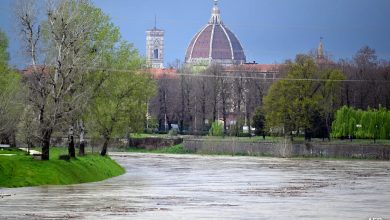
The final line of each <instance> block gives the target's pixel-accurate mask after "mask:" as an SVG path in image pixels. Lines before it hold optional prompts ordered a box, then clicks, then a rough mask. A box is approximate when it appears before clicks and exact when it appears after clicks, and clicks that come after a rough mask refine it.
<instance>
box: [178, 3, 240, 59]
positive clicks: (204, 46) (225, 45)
mask: <svg viewBox="0 0 390 220" xmlns="http://www.w3.org/2000/svg"><path fill="white" fill-rule="evenodd" d="M245 62H246V57H245V53H244V50H243V48H242V46H241V43H240V41H239V40H238V38H237V36H236V35H235V34H234V33H233V32H232V31H231V30H230V29H229V28H227V27H226V26H225V24H224V23H223V22H222V19H221V12H220V9H219V7H218V0H214V7H213V9H212V12H211V18H210V20H209V22H208V23H207V24H206V25H205V26H204V27H203V28H202V29H201V30H200V31H199V32H198V33H197V34H195V36H194V37H193V38H192V40H191V42H190V44H189V46H188V48H187V52H186V55H185V63H186V64H191V65H205V66H209V65H210V64H212V63H218V64H221V65H223V66H227V65H237V64H244V63H245Z"/></svg>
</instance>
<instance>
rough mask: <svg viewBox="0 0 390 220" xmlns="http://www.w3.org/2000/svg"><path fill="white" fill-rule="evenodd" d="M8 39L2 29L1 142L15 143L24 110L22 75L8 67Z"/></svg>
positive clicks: (0, 73)
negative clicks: (20, 116)
mask: <svg viewBox="0 0 390 220" xmlns="http://www.w3.org/2000/svg"><path fill="white" fill-rule="evenodd" d="M7 48H8V39H7V37H6V35H5V34H4V33H3V32H2V31H1V30H0V103H1V104H0V142H5V143H8V144H12V145H15V144H16V143H15V142H16V141H15V137H16V136H15V134H16V130H17V126H16V125H17V124H18V121H19V114H20V112H21V110H22V108H21V107H22V96H21V95H22V94H21V77H20V74H18V73H16V72H15V71H13V70H11V69H10V68H9V67H8V58H9V55H8V52H7Z"/></svg>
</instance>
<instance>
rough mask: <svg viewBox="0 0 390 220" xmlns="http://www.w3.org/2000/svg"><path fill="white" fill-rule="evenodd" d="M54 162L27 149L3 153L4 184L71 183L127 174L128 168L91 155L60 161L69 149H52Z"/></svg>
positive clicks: (1, 179)
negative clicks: (60, 156) (6, 154)
mask: <svg viewBox="0 0 390 220" xmlns="http://www.w3.org/2000/svg"><path fill="white" fill-rule="evenodd" d="M50 151H51V152H50V161H37V160H34V159H32V158H31V156H27V155H25V153H24V152H21V151H18V150H14V151H11V152H8V153H12V154H16V155H14V156H7V157H6V156H0V186H1V187H22V186H38V185H67V184H76V183H86V182H95V181H100V180H104V179H107V178H110V177H114V176H118V175H121V174H123V173H124V172H125V171H124V169H123V168H122V167H121V166H120V165H118V164H117V163H116V162H115V161H114V160H112V159H110V158H109V157H100V156H97V155H89V156H86V157H80V158H78V159H72V160H70V161H69V162H67V161H63V160H59V159H58V157H59V155H60V154H63V153H65V152H66V148H51V149H50Z"/></svg>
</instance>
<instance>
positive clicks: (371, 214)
mask: <svg viewBox="0 0 390 220" xmlns="http://www.w3.org/2000/svg"><path fill="white" fill-rule="evenodd" d="M111 155H112V157H113V158H114V159H115V160H117V161H118V162H119V163H120V164H121V165H123V166H124V167H125V168H126V171H127V172H126V174H124V175H122V176H119V177H116V178H113V179H110V180H106V181H103V182H97V183H89V184H80V185H71V186H42V187H26V188H18V189H4V188H3V189H1V188H0V219H270V220H271V219H283V220H285V219H353V220H356V219H362V220H369V219H370V218H371V219H374V218H377V219H390V162H381V161H355V160H354V161H326V160H291V159H279V158H254V157H228V156H194V155H153V154H134V153H113V154H111Z"/></svg>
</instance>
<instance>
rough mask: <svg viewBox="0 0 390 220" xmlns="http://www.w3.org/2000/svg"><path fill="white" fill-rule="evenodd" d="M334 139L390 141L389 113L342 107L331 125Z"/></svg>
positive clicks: (381, 110)
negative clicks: (351, 138)
mask: <svg viewBox="0 0 390 220" xmlns="http://www.w3.org/2000/svg"><path fill="white" fill-rule="evenodd" d="M332 136H333V137H335V138H346V137H349V136H351V137H355V138H359V139H390V111H389V110H387V109H386V108H382V107H380V108H379V109H371V108H369V109H368V110H367V111H363V110H360V109H354V108H352V107H347V106H343V107H342V108H341V109H339V110H338V111H337V113H336V119H335V120H334V122H333V124H332Z"/></svg>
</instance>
